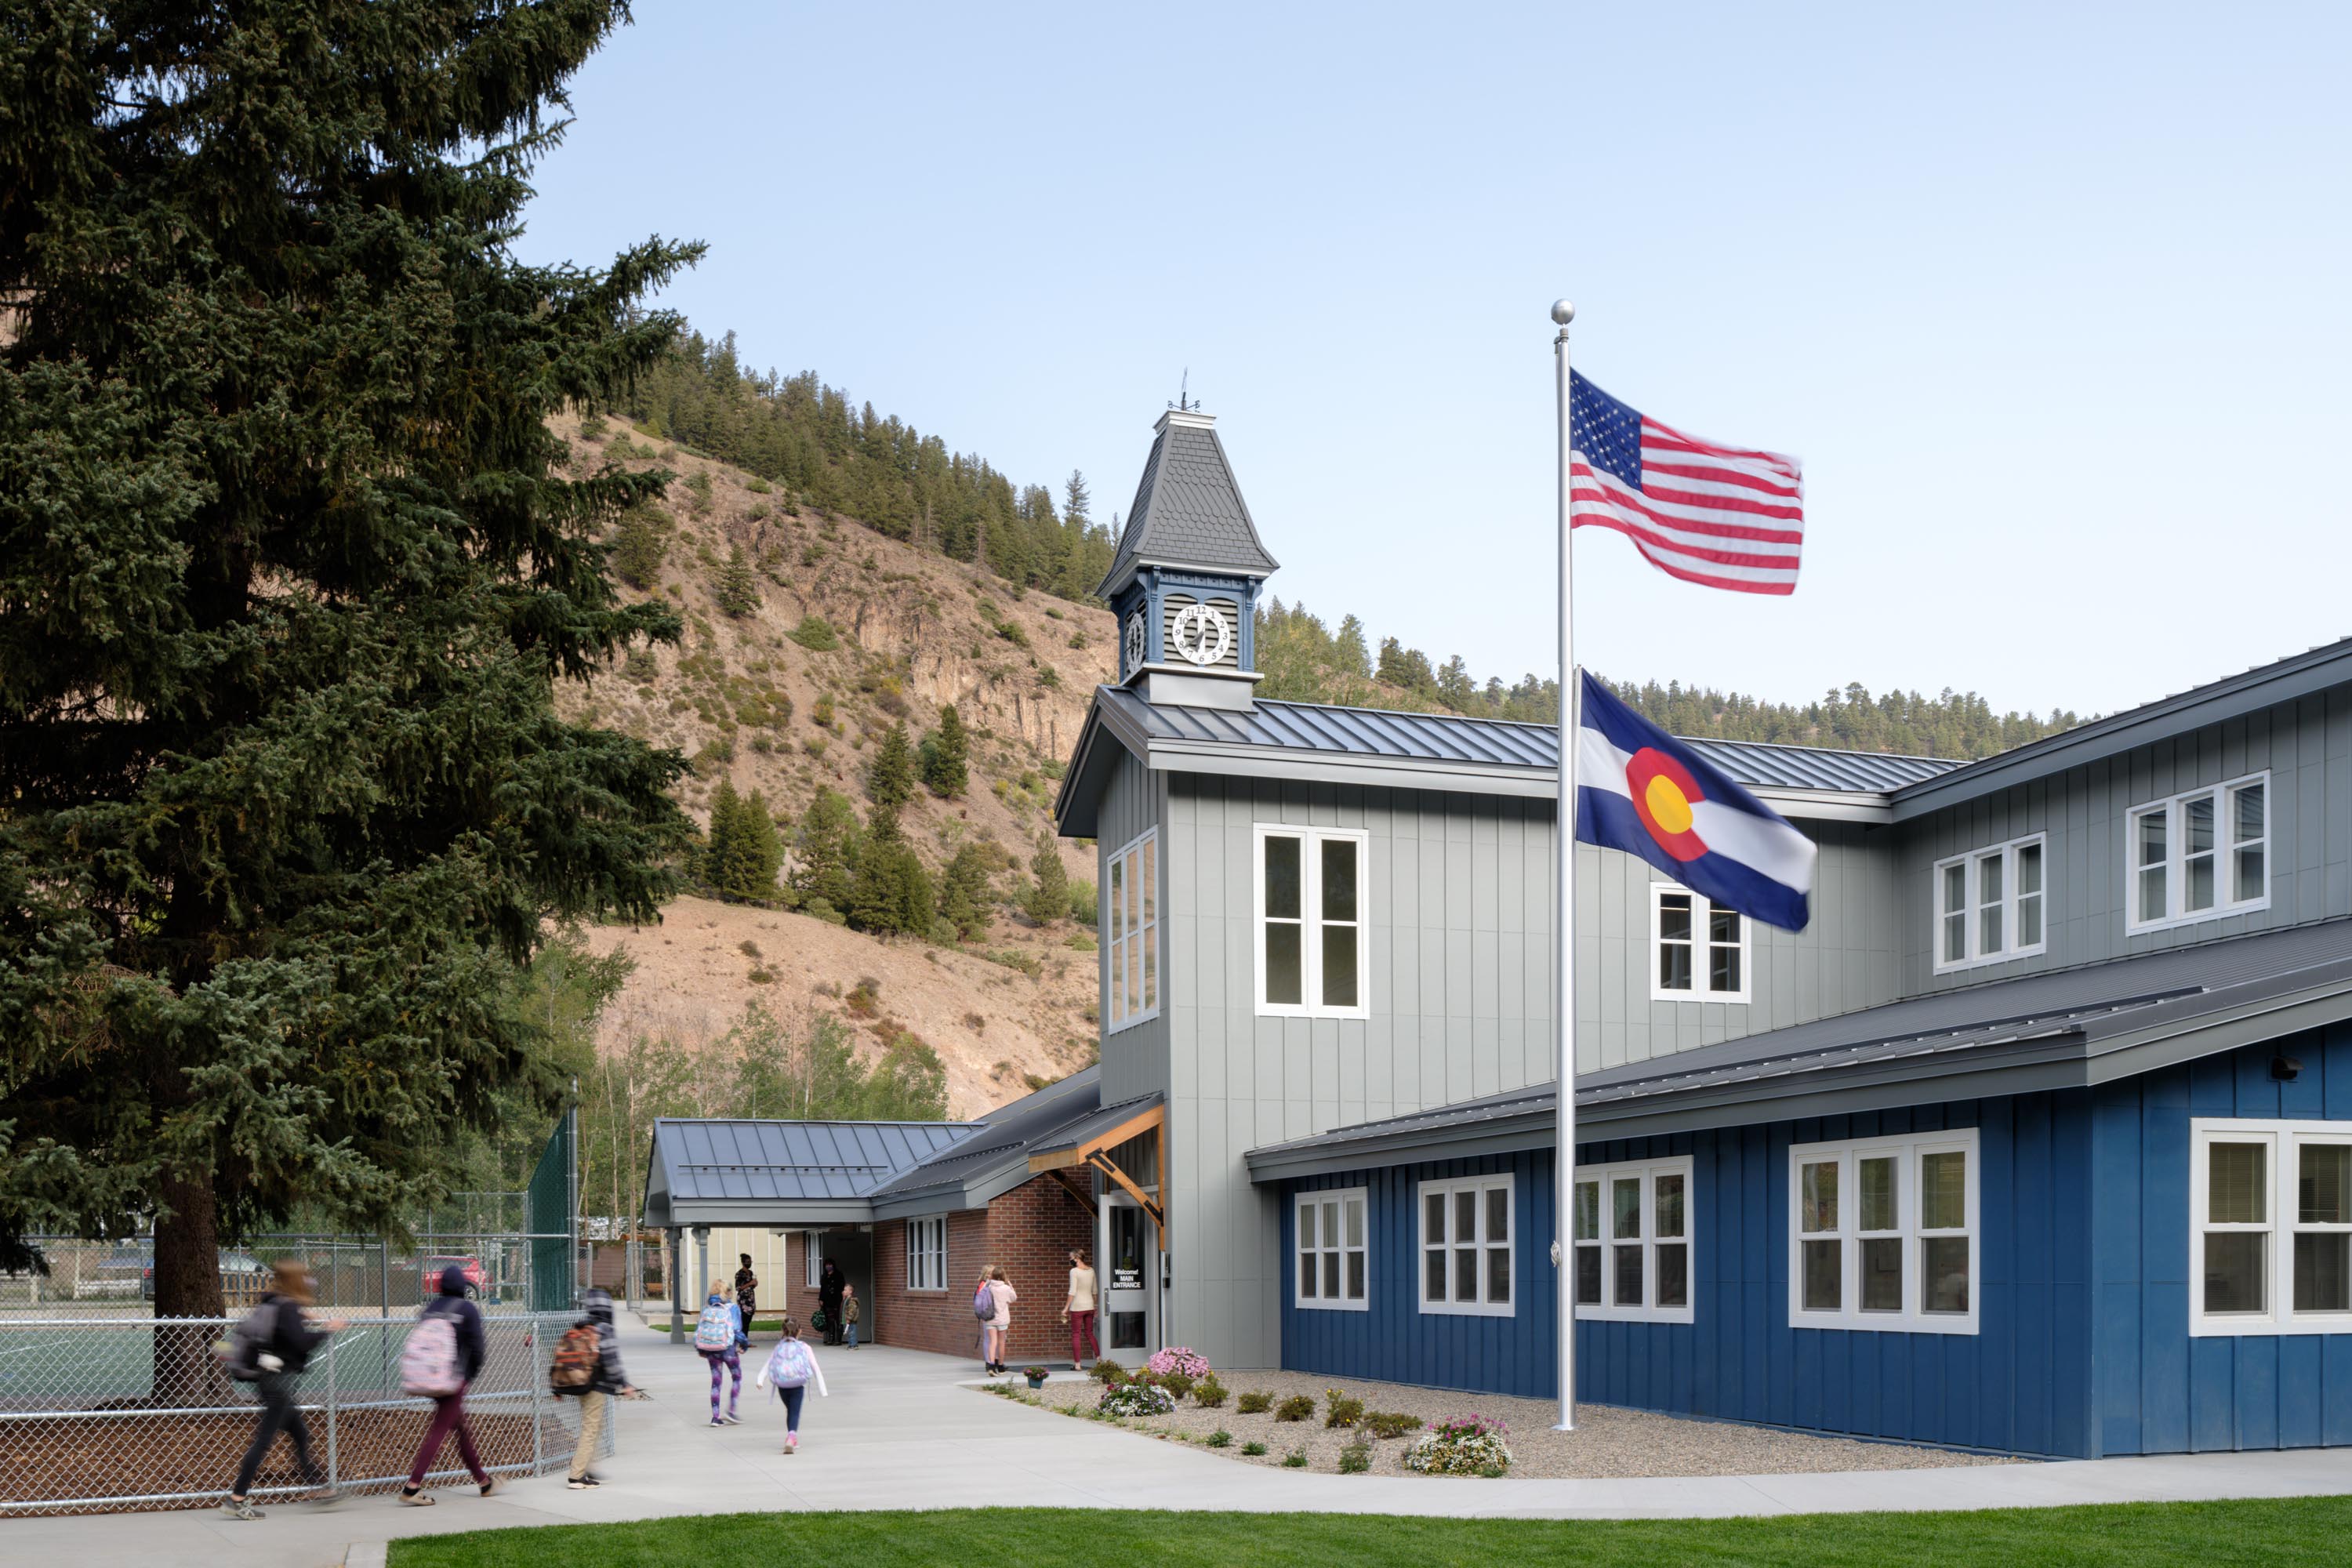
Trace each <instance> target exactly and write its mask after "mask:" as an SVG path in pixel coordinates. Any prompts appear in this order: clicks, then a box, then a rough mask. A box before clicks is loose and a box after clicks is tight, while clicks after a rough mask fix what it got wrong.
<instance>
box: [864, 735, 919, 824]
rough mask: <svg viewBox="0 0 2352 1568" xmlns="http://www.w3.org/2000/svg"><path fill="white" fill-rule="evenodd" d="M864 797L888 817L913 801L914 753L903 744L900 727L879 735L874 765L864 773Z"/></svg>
mask: <svg viewBox="0 0 2352 1568" xmlns="http://www.w3.org/2000/svg"><path fill="white" fill-rule="evenodd" d="M866 794H867V795H870V796H872V797H873V800H874V804H875V805H877V806H879V807H881V808H882V809H883V810H884V811H887V812H892V813H896V812H897V811H898V808H899V807H900V806H903V805H906V804H907V803H908V801H910V800H912V799H914V798H915V753H914V752H913V750H912V749H911V748H910V747H908V744H907V727H906V726H905V725H904V724H893V725H891V726H890V728H889V729H887V730H886V731H883V732H882V743H881V745H879V746H877V748H875V752H874V765H873V766H872V767H871V768H869V769H867V770H866Z"/></svg>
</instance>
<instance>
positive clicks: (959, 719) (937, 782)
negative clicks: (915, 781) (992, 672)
mask: <svg viewBox="0 0 2352 1568" xmlns="http://www.w3.org/2000/svg"><path fill="white" fill-rule="evenodd" d="M970 761H971V739H970V738H969V737H968V736H967V735H966V734H965V732H964V727H963V715H962V714H961V713H959V712H957V711H956V707H955V704H954V703H952V702H950V703H949V704H948V705H947V706H946V707H944V708H942V709H940V727H939V728H938V729H937V730H934V731H931V732H930V733H929V734H928V735H926V736H924V737H923V745H922V762H923V783H924V784H926V785H928V786H929V789H930V791H931V793H932V794H933V795H940V796H943V797H945V798H946V799H949V800H953V799H955V798H956V797H957V796H958V795H961V794H963V792H964V791H965V790H967V789H969V788H970V787H971V768H970V765H969V764H970Z"/></svg>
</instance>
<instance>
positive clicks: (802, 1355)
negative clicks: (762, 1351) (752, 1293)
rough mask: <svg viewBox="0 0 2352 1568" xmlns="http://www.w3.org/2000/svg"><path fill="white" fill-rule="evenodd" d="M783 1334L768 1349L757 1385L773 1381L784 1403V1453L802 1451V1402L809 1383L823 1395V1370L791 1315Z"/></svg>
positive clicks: (768, 1383)
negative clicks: (773, 1346)
mask: <svg viewBox="0 0 2352 1568" xmlns="http://www.w3.org/2000/svg"><path fill="white" fill-rule="evenodd" d="M782 1327H783V1333H782V1337H780V1338H779V1339H778V1340H777V1341H776V1348H775V1349H774V1350H772V1351H770V1352H768V1362H767V1364H766V1365H765V1366H762V1367H761V1369H760V1386H761V1388H766V1387H768V1386H770V1385H771V1384H773V1385H774V1387H775V1390H776V1394H777V1395H778V1397H780V1398H782V1400H783V1402H784V1452H785V1453H787V1454H797V1453H799V1452H800V1451H801V1404H802V1402H803V1400H805V1399H806V1398H807V1397H808V1385H809V1384H812V1383H814V1384H816V1391H817V1393H818V1394H820V1395H823V1394H824V1368H822V1367H820V1366H818V1365H817V1364H816V1352H814V1351H813V1350H811V1349H809V1347H808V1346H807V1344H806V1343H804V1342H803V1341H802V1339H801V1326H800V1324H799V1323H798V1322H797V1321H794V1320H793V1318H791V1317H790V1316H787V1317H786V1318H785V1319H784V1321H783V1325H782Z"/></svg>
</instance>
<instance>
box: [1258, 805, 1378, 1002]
mask: <svg viewBox="0 0 2352 1568" xmlns="http://www.w3.org/2000/svg"><path fill="white" fill-rule="evenodd" d="M1365 841H1366V835H1365V834H1363V833H1362V832H1360V831H1359V830H1356V829H1353V828H1344V827H1285V826H1276V825H1274V824H1271V823H1262V824H1260V825H1259V826H1258V829H1257V833H1256V837H1255V856H1254V865H1255V869H1254V872H1253V876H1252V880H1253V881H1254V882H1255V924H1256V940H1257V1010H1258V1012H1259V1014H1260V1015H1261V1016H1277V1017H1293V1018H1368V1017H1370V1016H1371V1007H1370V1002H1369V1000H1368V993H1367V984H1368V977H1367V976H1366V974H1365V963H1366V957H1367V952H1366V945H1365V935H1364V931H1365V920H1364V909H1365V905H1366V903H1367V901H1368V899H1367V894H1368V891H1369V889H1367V887H1366V879H1365V876H1364V867H1365V853H1364V846H1365Z"/></svg>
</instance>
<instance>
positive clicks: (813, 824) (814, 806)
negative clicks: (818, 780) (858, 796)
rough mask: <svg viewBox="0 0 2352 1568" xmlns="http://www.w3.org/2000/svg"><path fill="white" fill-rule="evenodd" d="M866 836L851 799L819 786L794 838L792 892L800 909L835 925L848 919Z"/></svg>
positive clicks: (837, 791) (836, 791)
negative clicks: (854, 874)
mask: <svg viewBox="0 0 2352 1568" xmlns="http://www.w3.org/2000/svg"><path fill="white" fill-rule="evenodd" d="M860 837H861V836H860V834H859V832H858V826H857V810H856V807H855V806H853V805H850V803H849V797H848V796H847V795H843V794H842V793H841V792H840V791H839V790H835V789H829V788H827V787H825V786H824V785H823V784H820V785H818V786H817V792H816V797H815V798H814V799H813V800H811V801H810V802H809V804H808V808H807V809H806V810H805V811H803V812H802V813H801V820H800V829H799V831H798V832H797V833H796V834H795V835H794V837H793V875H792V892H793V900H794V902H795V903H796V905H797V906H798V907H799V908H801V909H803V910H807V911H808V912H809V913H811V914H814V915H816V916H818V917H820V918H822V919H827V920H834V921H840V920H841V919H844V918H845V917H846V916H847V915H848V913H849V897H850V889H851V884H852V868H853V867H855V866H856V862H857V854H858V848H859V838H860Z"/></svg>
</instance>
